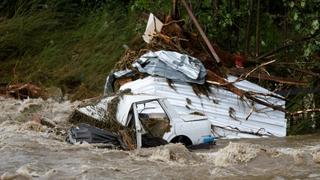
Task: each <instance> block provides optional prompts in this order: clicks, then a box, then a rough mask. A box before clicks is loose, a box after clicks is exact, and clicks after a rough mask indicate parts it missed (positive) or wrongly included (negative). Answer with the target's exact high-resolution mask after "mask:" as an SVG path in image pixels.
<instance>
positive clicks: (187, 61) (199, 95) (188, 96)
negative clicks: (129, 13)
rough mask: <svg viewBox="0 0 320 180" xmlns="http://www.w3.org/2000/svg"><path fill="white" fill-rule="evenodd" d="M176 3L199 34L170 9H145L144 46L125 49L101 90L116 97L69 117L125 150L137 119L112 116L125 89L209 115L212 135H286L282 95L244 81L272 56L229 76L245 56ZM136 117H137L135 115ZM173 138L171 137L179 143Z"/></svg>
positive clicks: (130, 145) (180, 110) (182, 110)
mask: <svg viewBox="0 0 320 180" xmlns="http://www.w3.org/2000/svg"><path fill="white" fill-rule="evenodd" d="M181 2H182V3H183V5H184V6H185V8H186V9H187V12H188V14H189V16H190V18H191V20H192V21H193V23H194V25H195V26H196V28H197V29H198V31H199V33H200V35H201V37H199V36H198V35H197V34H195V33H193V32H188V31H187V30H186V29H185V28H184V27H183V25H184V21H183V20H179V19H177V16H175V15H174V13H173V14H172V15H171V16H167V17H166V18H164V19H163V20H162V21H161V20H159V19H158V18H157V17H155V16H154V15H153V14H150V16H149V19H148V23H147V27H146V31H145V33H144V35H143V40H144V41H145V42H146V45H145V47H144V48H141V49H139V50H132V49H127V50H126V51H125V53H124V55H123V56H122V57H121V59H120V60H119V61H118V62H117V63H116V64H115V66H114V69H113V71H112V72H111V73H110V74H109V75H108V77H107V79H106V84H105V88H104V95H105V96H107V97H112V96H116V98H113V99H112V100H111V101H108V102H107V100H106V99H102V100H101V101H100V105H99V103H98V104H97V103H96V104H94V105H93V106H92V107H89V108H88V106H87V109H86V110H85V112H84V111H82V112H79V111H78V115H75V116H74V118H73V120H71V122H72V123H88V124H90V125H93V126H95V127H98V128H102V129H105V130H108V131H111V132H113V133H115V134H116V135H117V136H119V137H120V139H121V141H118V142H119V144H125V145H124V146H125V148H124V149H133V148H136V147H138V144H137V143H136V142H138V139H137V138H138V136H137V134H138V130H137V129H136V128H137V124H135V125H132V124H131V125H125V126H124V124H121V123H119V119H117V118H118V117H117V116H116V115H115V113H117V112H119V111H120V110H119V107H118V103H119V98H118V97H121V96H122V95H121V92H123V91H125V90H127V89H129V90H130V93H133V94H138V95H139V94H149V95H156V96H161V97H165V98H167V99H168V100H169V102H170V103H171V104H172V105H173V109H174V110H176V111H177V112H178V113H177V114H179V115H180V116H181V117H182V116H183V113H184V114H188V115H193V116H195V117H193V118H194V119H193V121H194V120H200V119H208V120H209V121H210V122H211V128H212V131H213V133H214V135H216V136H228V135H227V134H226V133H225V131H228V132H232V133H235V134H236V136H238V137H257V136H258V137H261V136H280V137H282V136H285V135H286V119H285V113H286V110H285V109H284V105H285V99H284V98H283V97H281V96H279V95H277V94H275V93H273V92H270V91H268V90H266V89H264V88H262V87H260V86H258V85H256V84H254V83H251V82H248V81H246V80H245V79H246V78H247V77H248V76H250V75H251V74H253V73H254V72H255V71H257V70H258V69H260V68H262V67H263V66H266V65H268V64H270V63H272V62H273V61H271V62H268V63H264V64H261V65H259V66H257V67H255V68H253V69H251V70H250V71H249V72H246V73H244V74H242V75H240V76H239V77H234V76H230V75H228V73H227V72H229V71H230V69H231V68H230V66H233V67H236V68H238V69H242V68H243V65H244V58H243V57H242V56H241V55H240V54H230V53H226V52H224V51H223V50H221V49H220V48H219V47H218V46H217V45H215V44H214V43H211V42H210V41H209V40H208V38H207V37H206V35H205V33H204V32H203V30H202V29H201V27H200V25H199V23H198V22H197V20H196V18H195V17H194V16H193V14H192V12H191V10H190V9H189V7H188V5H187V4H186V3H185V1H184V0H182V1H181ZM119 92H120V94H119ZM141 97H142V96H141ZM107 99H108V98H107ZM101 104H105V105H106V106H107V107H108V108H107V109H106V106H103V105H102V106H101ZM135 105H136V104H132V106H135ZM99 106H101V107H99ZM144 106H145V105H144ZM99 108H100V110H101V109H102V111H107V112H104V113H105V114H104V115H103V117H104V118H99V117H102V116H101V115H98V116H96V117H95V115H94V114H99V112H100V110H99ZM128 111H130V112H131V111H133V110H128ZM130 112H128V113H130ZM87 115H88V116H89V118H88V116H87ZM199 116H202V118H199ZM250 118H251V119H250ZM136 119H139V120H140V121H141V118H140V117H137V118H136ZM136 119H135V120H136ZM190 120H191V119H190V118H189V120H187V121H185V122H188V121H190ZM138 126H139V125H138ZM196 126H197V125H196ZM159 128H160V127H159ZM170 128H171V129H172V128H173V127H171V126H170ZM170 128H169V130H170ZM204 129H205V128H204ZM221 134H223V135H221ZM239 134H242V136H240V135H239ZM243 134H246V136H243ZM203 137H204V136H203ZM206 137H207V136H206ZM181 138H182V137H179V138H178V139H180V140H181ZM183 138H184V137H183ZM210 138H211V135H209V136H208V139H210ZM118 139H119V138H118ZM164 139H165V138H164ZM167 140H168V139H167ZM169 140H170V139H169ZM176 140H177V139H176ZM176 140H172V139H171V140H170V142H178V141H176ZM184 140H185V139H184ZM168 142H169V141H168ZM185 142H187V141H185ZM189 142H190V141H189ZM204 142H205V140H204Z"/></svg>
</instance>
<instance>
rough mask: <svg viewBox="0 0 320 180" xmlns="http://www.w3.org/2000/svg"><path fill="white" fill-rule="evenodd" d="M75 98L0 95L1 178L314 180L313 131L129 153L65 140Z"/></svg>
mask: <svg viewBox="0 0 320 180" xmlns="http://www.w3.org/2000/svg"><path fill="white" fill-rule="evenodd" d="M78 104H79V102H73V103H71V102H69V101H64V102H56V101H54V100H50V99H49V100H46V101H44V100H42V99H28V100H25V101H19V100H14V99H4V98H1V97H0V110H1V112H0V154H1V156H0V175H1V179H15V178H16V179H69V178H71V179H73V178H75V179H79V178H84V179H137V178H138V179H208V178H210V179H211V178H223V179H225V178H244V179H256V178H260V179H270V178H276V179H279V178H280V179H283V178H298V179H302V178H310V179H317V178H320V144H319V142H320V137H319V136H317V135H313V136H297V137H289V138H282V139H263V140H262V139H255V140H252V139H251V140H248V139H247V140H246V139H242V140H233V141H231V142H230V141H227V140H220V141H218V144H217V145H216V146H214V147H212V148H210V149H198V150H192V151H190V150H188V149H186V148H185V147H184V146H183V145H181V144H169V145H166V146H159V147H155V148H148V149H141V150H134V151H120V150H109V149H102V148H97V147H94V146H92V145H89V144H79V145H70V144H68V143H66V142H65V141H64V139H65V133H66V132H65V131H66V129H67V128H68V127H70V124H68V123H67V119H68V117H69V115H70V114H71V113H72V111H73V109H74V108H75V107H76V106H77V105H78ZM41 120H45V122H49V124H47V125H43V124H41V123H39V121H41ZM50 124H54V125H55V127H51V125H50Z"/></svg>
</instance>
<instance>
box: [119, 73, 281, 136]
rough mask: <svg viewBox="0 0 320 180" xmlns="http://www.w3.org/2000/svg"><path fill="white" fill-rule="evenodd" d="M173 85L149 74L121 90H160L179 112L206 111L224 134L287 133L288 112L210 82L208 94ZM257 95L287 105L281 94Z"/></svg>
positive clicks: (245, 85)
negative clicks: (272, 95) (277, 109)
mask: <svg viewBox="0 0 320 180" xmlns="http://www.w3.org/2000/svg"><path fill="white" fill-rule="evenodd" d="M236 79H237V77H234V76H229V77H228V81H229V82H233V81H234V80H236ZM234 84H235V86H237V87H238V88H240V89H243V90H249V91H252V92H256V93H263V94H274V93H272V92H271V91H268V90H267V89H265V88H263V87H261V86H259V85H257V84H254V83H251V82H249V81H246V80H243V81H240V82H236V83H234ZM173 86H174V89H173V88H171V87H170V86H169V85H168V83H167V81H166V79H165V78H161V77H151V76H149V77H146V78H144V79H138V80H135V81H132V82H129V83H127V84H124V85H123V86H121V88H120V90H124V89H131V92H133V93H147V94H156V95H158V96H163V97H166V98H167V99H168V100H169V101H170V103H171V104H172V105H173V106H174V107H175V108H176V111H177V112H178V113H179V114H187V113H193V112H200V113H203V114H205V115H206V116H207V117H208V119H209V120H210V121H211V123H212V124H213V125H214V126H216V127H221V129H222V130H223V131H221V129H219V130H217V132H216V133H217V134H218V135H221V136H227V137H229V138H234V137H257V136H252V134H257V135H266V136H278V137H283V136H286V127H287V124H286V122H287V121H286V119H285V113H284V112H281V111H276V110H273V109H271V108H269V107H266V106H263V105H260V104H257V103H253V102H252V101H250V100H242V99H240V97H239V96H237V95H235V94H233V93H232V92H230V91H227V90H225V89H223V88H220V87H217V86H214V85H212V86H210V90H211V92H210V93H209V96H208V97H206V96H205V95H200V96H197V95H196V94H195V93H194V91H193V89H192V87H191V86H190V85H189V84H188V83H185V82H177V81H175V82H174V84H173ZM274 95H276V94H274ZM257 97H258V98H259V99H261V100H263V101H268V102H269V103H272V104H275V105H280V106H284V105H285V101H284V100H282V99H281V98H275V97H270V96H264V95H257ZM279 97H280V96H279ZM252 103H253V104H254V106H252ZM234 132H236V133H234ZM250 134H251V135H250Z"/></svg>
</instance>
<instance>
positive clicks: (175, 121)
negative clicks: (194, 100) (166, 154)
mask: <svg viewBox="0 0 320 180" xmlns="http://www.w3.org/2000/svg"><path fill="white" fill-rule="evenodd" d="M113 98H115V97H114V96H113V97H107V98H105V99H102V100H101V101H100V102H99V103H98V104H97V105H95V106H92V105H90V106H85V107H82V108H79V109H78V111H79V112H80V113H83V114H85V115H87V116H90V117H92V118H95V119H97V120H103V118H104V116H105V113H107V112H108V111H107V109H108V102H110V101H111V100H112V99H113ZM119 98H120V101H119V103H118V105H117V113H116V119H117V121H118V122H119V123H120V124H121V125H123V126H126V127H127V126H130V124H132V123H134V128H135V132H136V140H137V147H138V148H139V147H141V146H142V138H141V136H142V135H143V134H146V133H150V134H151V136H153V137H162V138H163V139H164V140H166V141H167V142H181V143H184V144H186V145H198V144H202V143H207V144H208V143H213V142H214V136H212V133H211V127H210V126H211V123H210V121H209V120H208V118H207V117H206V116H201V115H191V114H185V115H181V114H180V115H179V114H178V113H177V112H176V111H175V108H173V107H172V106H171V105H170V103H169V102H168V101H167V99H166V98H162V97H158V96H152V95H143V94H138V95H123V96H119ZM151 121H152V122H151ZM148 123H149V124H151V125H148Z"/></svg>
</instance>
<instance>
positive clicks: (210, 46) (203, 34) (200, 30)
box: [181, 0, 221, 63]
mask: <svg viewBox="0 0 320 180" xmlns="http://www.w3.org/2000/svg"><path fill="white" fill-rule="evenodd" d="M181 2H182V4H183V6H184V7H185V8H186V10H187V12H188V15H189V16H190V18H191V20H192V22H193V23H194V25H195V26H196V28H197V29H198V31H199V33H200V35H201V37H202V39H203V40H204V42H205V43H206V45H207V47H208V49H209V51H210V53H211V55H212V56H213V58H214V59H215V60H216V62H217V63H220V62H221V60H220V58H219V56H218V55H217V53H216V51H215V50H214V49H213V47H212V45H211V43H210V41H209V39H208V37H207V36H206V34H205V33H204V31H203V29H202V28H201V26H200V24H199V23H198V21H197V19H196V17H195V16H194V15H193V13H192V11H191V9H190V8H189V6H188V4H187V3H186V1H185V0H181Z"/></svg>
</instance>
